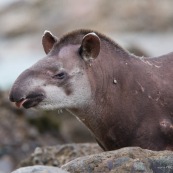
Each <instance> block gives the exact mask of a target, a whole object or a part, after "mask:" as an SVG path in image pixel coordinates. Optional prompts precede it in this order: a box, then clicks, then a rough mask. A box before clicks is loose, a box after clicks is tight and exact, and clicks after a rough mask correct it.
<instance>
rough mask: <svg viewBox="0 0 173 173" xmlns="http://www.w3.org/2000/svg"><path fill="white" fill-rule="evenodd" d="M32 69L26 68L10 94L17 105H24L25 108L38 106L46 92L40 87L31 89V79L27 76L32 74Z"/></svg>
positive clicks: (11, 99) (10, 97)
mask: <svg viewBox="0 0 173 173" xmlns="http://www.w3.org/2000/svg"><path fill="white" fill-rule="evenodd" d="M31 73H32V72H31V71H29V70H25V71H24V72H23V73H22V74H21V75H20V76H19V77H18V78H17V80H16V81H15V83H14V85H13V87H12V89H11V91H10V95H9V99H10V101H11V102H15V104H16V106H17V107H19V108H20V107H21V106H23V107H24V108H26V109H27V108H30V107H34V106H37V105H38V104H39V103H40V102H41V101H42V100H43V99H44V98H45V93H44V91H43V90H42V89H40V88H37V89H36V88H35V89H34V90H32V89H31V90H29V89H28V88H30V87H29V86H30V83H31V80H28V77H27V76H30V75H31Z"/></svg>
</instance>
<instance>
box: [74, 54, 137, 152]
mask: <svg viewBox="0 0 173 173" xmlns="http://www.w3.org/2000/svg"><path fill="white" fill-rule="evenodd" d="M99 58H100V59H99ZM139 66H140V63H138V60H137V58H136V57H135V56H133V55H130V54H128V53H127V52H121V51H117V52H109V53H105V52H101V55H100V57H98V60H95V61H94V62H93V64H92V65H91V67H90V66H88V68H87V72H88V77H89V81H90V84H91V90H92V99H91V101H90V103H89V105H87V106H86V107H85V108H82V109H76V110H72V112H73V113H74V114H75V115H76V116H77V117H78V118H79V119H80V120H81V121H82V122H83V123H84V124H85V125H86V126H87V127H88V128H89V129H90V130H91V131H92V132H93V133H94V134H95V136H96V139H97V141H98V142H99V143H100V145H101V146H102V147H103V148H104V149H105V150H110V149H111V148H114V149H115V148H116V147H117V148H119V146H120V145H121V146H122V144H121V141H120V143H117V144H115V141H114V140H115V138H117V136H116V132H114V131H116V128H119V126H118V124H124V126H126V127H128V123H129V122H131V124H132V125H133V124H134V120H133V117H130V116H129V119H128V120H126V121H124V120H123V118H122V119H121V118H118V117H120V116H121V115H122V116H123V114H126V113H127V112H128V111H129V110H128V109H126V110H123V109H124V107H122V105H124V104H122V102H123V101H124V102H126V101H125V100H124V99H125V98H123V97H124V96H123V95H122V96H121V95H120V93H126V92H128V87H129V88H131V85H133V81H130V79H131V78H132V76H133V77H134V75H135V73H136V72H135V71H136V70H135V68H136V69H139V68H140V67H139ZM132 68H133V69H132ZM137 71H138V70H137ZM120 90H121V91H120ZM123 90H124V91H123ZM125 95H126V94H125ZM129 128H131V127H129ZM125 130H128V131H133V130H131V129H122V132H123V133H124V132H125ZM118 131H120V130H118ZM118 136H120V135H119V134H118ZM115 145H117V146H115Z"/></svg>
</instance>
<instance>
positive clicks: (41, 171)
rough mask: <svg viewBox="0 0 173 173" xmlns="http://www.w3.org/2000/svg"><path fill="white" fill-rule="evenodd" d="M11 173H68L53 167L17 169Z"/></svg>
mask: <svg viewBox="0 0 173 173" xmlns="http://www.w3.org/2000/svg"><path fill="white" fill-rule="evenodd" d="M12 173H68V172H67V171H64V170H62V169H60V168H56V167H53V166H29V167H24V168H20V169H17V170H16V171H14V172H12Z"/></svg>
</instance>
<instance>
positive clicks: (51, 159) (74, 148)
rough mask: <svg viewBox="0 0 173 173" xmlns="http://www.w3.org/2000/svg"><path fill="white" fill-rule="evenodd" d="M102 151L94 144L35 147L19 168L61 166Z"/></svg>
mask: <svg viewBox="0 0 173 173" xmlns="http://www.w3.org/2000/svg"><path fill="white" fill-rule="evenodd" d="M100 152H103V150H102V149H101V148H100V147H99V146H98V144H95V143H83V144H64V145H57V146H51V147H42V148H40V147H37V148H36V149H35V151H34V153H33V154H31V156H30V157H29V158H27V159H26V160H24V161H23V162H22V163H21V164H20V165H21V166H32V165H38V164H39V165H51V166H58V167H60V166H62V165H63V164H65V163H68V162H70V161H71V160H74V159H76V158H78V157H82V156H88V155H91V154H97V153H100Z"/></svg>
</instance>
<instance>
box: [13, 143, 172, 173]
mask: <svg viewBox="0 0 173 173" xmlns="http://www.w3.org/2000/svg"><path fill="white" fill-rule="evenodd" d="M60 148H61V149H60ZM62 148H63V149H62ZM46 149H47V150H46ZM38 150H39V152H38ZM45 150H46V152H45ZM84 151H85V152H84ZM86 151H87V152H86ZM79 153H80V154H79ZM81 153H82V154H81ZM38 154H39V157H38ZM51 155H57V156H58V157H56V158H55V157H54V159H53V160H51V159H50V156H51ZM49 159H50V160H51V162H47V161H48V160H49ZM35 160H37V161H38V162H37V163H39V164H35V165H39V166H29V167H24V168H20V169H18V170H16V171H14V172H13V173H29V172H32V173H46V172H49V173H61V172H62V173H63V172H64V171H65V173H66V171H67V172H70V173H81V172H84V173H98V172H104V173H113V172H116V173H129V172H132V173H141V172H143V173H171V172H173V152H172V151H151V150H146V149H141V148H139V147H126V148H122V149H119V150H115V151H108V152H103V151H101V149H100V148H99V147H98V145H97V144H78V145H76V144H68V145H64V146H54V147H47V148H40V149H36V150H35V152H34V153H33V154H32V155H31V157H30V158H29V159H28V160H27V161H25V164H26V163H28V165H29V164H31V165H33V163H34V162H35ZM55 162H56V163H58V164H56V165H55ZM40 165H44V166H40ZM47 165H49V167H47ZM55 166H56V167H55ZM57 167H58V169H56V168H57Z"/></svg>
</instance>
